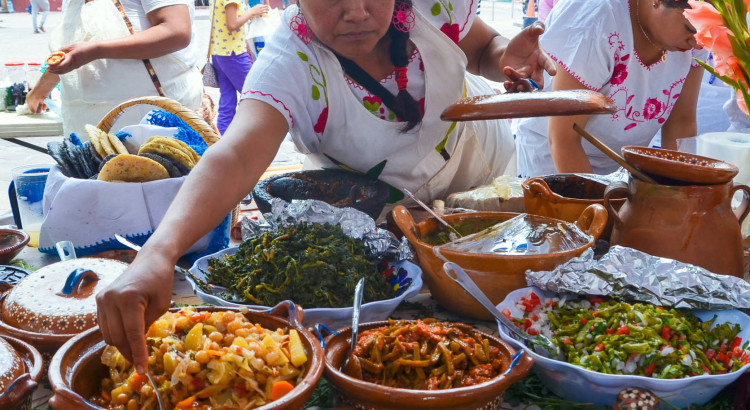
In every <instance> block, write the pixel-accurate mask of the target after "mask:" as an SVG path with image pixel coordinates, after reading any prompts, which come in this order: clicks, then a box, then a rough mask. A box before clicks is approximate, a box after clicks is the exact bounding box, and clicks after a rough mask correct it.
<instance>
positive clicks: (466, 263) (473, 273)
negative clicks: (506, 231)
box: [393, 204, 607, 320]
mask: <svg viewBox="0 0 750 410" xmlns="http://www.w3.org/2000/svg"><path fill="white" fill-rule="evenodd" d="M518 215H519V214H516V213H512V212H473V213H459V214H452V215H446V216H445V217H444V219H445V220H446V222H448V223H449V224H455V223H458V222H462V221H468V220H477V219H478V220H483V221H497V222H502V221H506V220H508V219H511V218H513V217H515V216H518ZM536 218H538V219H537V220H540V221H544V222H547V223H551V224H556V223H562V224H566V223H567V222H564V221H560V220H557V219H551V218H547V217H543V216H537V217H536ZM393 219H394V221H395V222H396V224H397V225H398V227H399V229H401V231H402V232H403V233H404V235H405V236H406V238H407V239H408V240H409V242H410V243H411V245H412V246H413V247H414V249H415V250H416V254H417V258H418V259H419V264H420V266H421V267H422V270H423V274H422V277H423V279H424V281H425V283H426V284H427V286H428V287H429V288H430V292H431V293H432V296H434V297H435V300H437V302H438V303H440V304H441V305H442V306H443V307H445V308H446V309H448V310H451V311H454V312H456V313H458V314H460V315H463V316H468V317H472V318H475V319H481V320H494V319H493V318H492V316H490V314H489V313H487V311H486V310H485V309H484V308H483V307H482V306H481V305H480V304H479V303H478V302H476V301H475V300H474V298H473V297H472V296H471V295H469V294H468V293H467V292H466V291H464V290H463V288H461V286H459V285H458V284H457V283H456V282H454V281H453V280H452V279H451V278H449V277H448V276H447V275H446V274H445V272H444V271H443V263H444V261H443V260H442V259H440V258H438V257H437V256H436V255H435V254H434V253H433V248H434V247H433V246H432V245H429V244H427V243H425V242H423V241H422V240H421V238H423V237H425V236H427V235H430V234H432V233H435V232H437V231H438V229H440V227H441V226H442V225H440V223H439V222H437V220H435V219H434V218H430V219H427V220H425V221H423V222H420V223H418V224H417V223H415V222H414V219H413V218H412V216H411V214H410V213H409V211H408V210H407V209H406V208H404V207H403V206H397V207H396V208H394V210H393ZM606 224H607V211H606V210H605V209H604V207H603V206H601V205H599V204H593V205H590V206H589V207H587V208H586V210H585V211H584V212H583V213H582V214H581V216H580V218H578V221H577V222H576V225H578V227H579V228H581V230H582V231H583V232H585V233H587V234H588V235H590V236H591V238H590V240H589V241H588V242H586V243H582V244H581V246H579V247H577V248H574V249H570V250H566V251H559V252H551V253H544V254H526V255H502V254H492V255H490V254H479V253H468V252H460V251H454V250H447V249H441V251H440V253H441V254H442V255H443V257H445V258H446V259H448V260H449V261H451V262H455V263H457V264H458V265H459V266H461V267H462V268H463V269H464V270H465V271H466V273H467V274H468V275H469V276H470V277H471V279H472V280H473V281H474V283H476V284H477V286H479V288H480V289H481V290H482V291H483V292H484V293H485V294H486V295H487V297H489V298H490V300H491V301H492V303H494V304H498V303H500V302H501V301H503V299H505V296H506V295H507V294H508V293H510V292H512V291H514V290H516V289H520V288H524V287H526V286H527V285H526V277H525V272H526V270H528V269H531V270H532V271H547V270H552V269H554V268H555V267H556V266H557V265H560V264H562V263H564V262H567V261H568V260H570V259H572V258H574V257H576V256H579V255H580V254H581V253H583V251H585V250H586V249H588V248H590V247H592V246H593V245H594V242H595V241H596V240H597V239H598V238H599V236H600V235H601V234H602V232H603V231H604V227H605V226H606Z"/></svg>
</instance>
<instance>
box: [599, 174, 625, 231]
mask: <svg viewBox="0 0 750 410" xmlns="http://www.w3.org/2000/svg"><path fill="white" fill-rule="evenodd" d="M615 195H617V197H620V196H624V197H625V198H627V200H628V201H630V187H628V184H626V183H624V182H622V181H618V182H613V183H611V184H609V185H607V189H605V190H604V206H606V207H607V211H609V216H610V217H611V218H612V220H613V221H614V223H615V225H619V226H622V219H620V214H618V213H617V210H616V209H615V208H614V207H613V206H612V202H611V200H612V199H614V198H613V196H615Z"/></svg>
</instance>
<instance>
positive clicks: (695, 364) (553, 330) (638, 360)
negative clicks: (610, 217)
mask: <svg viewBox="0 0 750 410" xmlns="http://www.w3.org/2000/svg"><path fill="white" fill-rule="evenodd" d="M516 307H517V308H518V309H519V310H520V311H522V312H523V317H520V318H519V317H512V315H511V312H510V309H505V310H503V312H502V313H503V314H504V315H505V316H506V317H507V318H508V319H510V320H511V321H513V322H514V323H515V325H516V326H517V327H518V328H520V329H523V330H524V331H526V332H527V333H528V334H529V335H532V336H534V335H538V334H542V335H544V336H546V337H548V338H549V339H550V340H551V341H552V343H554V344H555V345H557V346H558V347H559V348H560V350H561V351H562V353H563V355H564V357H565V361H567V362H568V363H571V364H574V365H577V366H581V367H584V368H586V369H589V370H593V371H596V372H601V373H608V374H628V375H639V376H645V377H653V378H659V379H679V378H685V377H690V376H698V375H703V374H723V373H729V372H733V371H736V370H739V369H740V368H741V367H743V366H744V365H746V364H748V363H750V347H749V346H748V341H745V342H743V340H742V338H741V337H739V336H737V335H738V334H739V332H740V326H739V325H738V324H733V323H730V322H726V323H715V321H716V316H714V317H713V318H712V319H711V320H707V321H704V322H701V321H700V320H699V319H698V318H697V317H695V316H694V315H693V314H692V313H691V312H689V311H685V310H677V309H672V308H664V307H661V306H654V305H651V304H642V303H635V304H632V305H631V304H628V303H624V302H618V301H616V300H611V299H608V298H603V297H588V298H587V299H581V300H569V301H566V300H565V298H558V297H555V298H550V299H546V300H542V299H540V298H539V296H538V295H537V294H535V293H534V292H532V291H529V293H527V294H526V295H525V296H524V297H522V298H521V299H519V300H518V301H517V302H516Z"/></svg>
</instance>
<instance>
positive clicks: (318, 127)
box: [313, 107, 328, 134]
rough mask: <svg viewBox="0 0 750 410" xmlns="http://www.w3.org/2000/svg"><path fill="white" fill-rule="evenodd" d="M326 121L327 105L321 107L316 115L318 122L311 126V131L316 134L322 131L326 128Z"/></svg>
mask: <svg viewBox="0 0 750 410" xmlns="http://www.w3.org/2000/svg"><path fill="white" fill-rule="evenodd" d="M326 122H328V107H326V108H323V111H321V112H320V115H319V116H318V122H316V123H315V125H314V126H313V131H315V132H317V133H318V134H320V133H322V132H323V131H324V130H325V129H326Z"/></svg>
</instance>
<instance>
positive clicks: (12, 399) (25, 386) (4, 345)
mask: <svg viewBox="0 0 750 410" xmlns="http://www.w3.org/2000/svg"><path fill="white" fill-rule="evenodd" d="M43 367H44V366H43V360H42V355H41V354H40V353H39V351H38V350H36V349H35V348H34V347H33V346H31V345H30V344H28V343H26V342H24V341H21V340H18V339H15V338H12V337H8V336H4V337H0V409H9V410H30V409H31V396H32V394H33V393H34V390H36V387H37V385H38V384H39V380H41V378H42V374H43V373H42V369H43Z"/></svg>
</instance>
